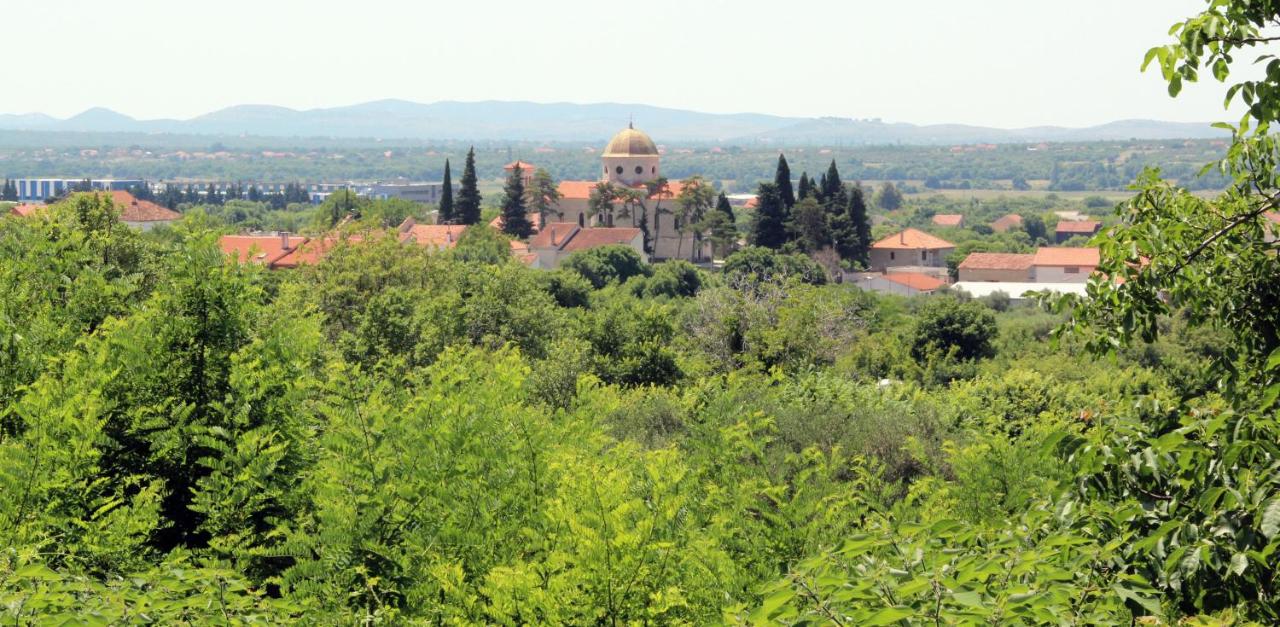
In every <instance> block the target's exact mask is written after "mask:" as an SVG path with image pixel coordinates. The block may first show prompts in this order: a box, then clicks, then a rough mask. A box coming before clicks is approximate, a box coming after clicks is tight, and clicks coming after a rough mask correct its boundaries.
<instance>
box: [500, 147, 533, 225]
mask: <svg viewBox="0 0 1280 627" xmlns="http://www.w3.org/2000/svg"><path fill="white" fill-rule="evenodd" d="M502 193H503V194H504V195H505V198H503V200H502V232H503V233H506V234H507V235H510V236H511V237H515V238H520V239H524V238H526V237H529V236H530V235H532V234H533V223H532V222H530V221H529V211H528V210H527V209H526V208H525V206H524V171H523V170H522V169H521V168H520V164H518V163H517V164H516V167H515V168H513V169H512V170H511V175H510V176H508V177H507V184H506V186H505V187H503V188H502Z"/></svg>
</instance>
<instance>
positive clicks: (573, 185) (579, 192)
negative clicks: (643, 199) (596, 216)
mask: <svg viewBox="0 0 1280 627" xmlns="http://www.w3.org/2000/svg"><path fill="white" fill-rule="evenodd" d="M599 184H600V181H560V185H559V186H558V187H557V189H558V190H559V191H560V196H561V197H563V198H569V199H576V200H586V199H588V198H591V192H592V190H594V189H595V188H596V186H597V185H599ZM644 188H645V187H644V186H643V185H636V186H635V187H634V188H633V189H644ZM682 189H684V186H683V185H681V184H680V181H667V187H666V189H664V190H662V191H660V192H658V193H657V194H654V195H652V196H649V198H656V197H658V196H661V197H662V199H663V200H667V199H671V198H675V197H676V196H678V195H680V190H682Z"/></svg>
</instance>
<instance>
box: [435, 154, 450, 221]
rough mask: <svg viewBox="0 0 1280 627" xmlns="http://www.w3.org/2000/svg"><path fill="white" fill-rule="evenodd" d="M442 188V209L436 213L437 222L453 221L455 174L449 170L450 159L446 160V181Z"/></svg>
mask: <svg viewBox="0 0 1280 627" xmlns="http://www.w3.org/2000/svg"><path fill="white" fill-rule="evenodd" d="M442 185H443V187H441V188H440V209H439V211H438V212H437V213H436V224H452V223H453V218H454V215H453V174H451V173H450V172H449V160H448V159H445V160H444V181H443V182H442Z"/></svg>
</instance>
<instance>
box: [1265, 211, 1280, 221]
mask: <svg viewBox="0 0 1280 627" xmlns="http://www.w3.org/2000/svg"><path fill="white" fill-rule="evenodd" d="M1262 217H1264V218H1266V219H1268V220H1270V221H1271V222H1273V223H1275V224H1280V213H1277V212H1275V211H1267V212H1265V213H1263V214H1262Z"/></svg>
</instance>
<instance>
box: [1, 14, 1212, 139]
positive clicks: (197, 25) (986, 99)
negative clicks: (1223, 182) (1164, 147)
mask: <svg viewBox="0 0 1280 627" xmlns="http://www.w3.org/2000/svg"><path fill="white" fill-rule="evenodd" d="M4 4H5V7H4V9H3V12H2V13H3V18H4V21H5V22H6V23H7V24H6V26H5V29H4V30H5V37H4V43H3V46H4V48H5V50H6V56H7V57H8V60H9V63H8V64H7V65H8V66H9V67H8V69H9V72H7V74H8V76H9V86H10V87H11V88H10V89H5V90H0V113H31V112H40V113H46V114H49V115H54V116H57V117H67V116H70V115H74V114H76V113H79V112H81V111H83V110H85V109H88V108H90V107H97V106H100V107H107V108H109V109H113V110H115V111H119V112H121V113H125V114H127V115H131V116H133V117H136V118H142V119H150V118H189V117H193V116H197V115H200V114H202V113H207V112H210V111H214V110H217V109H220V108H223V107H227V106H231V105H237V104H271V105H280V106H286V107H291V108H295V109H311V108H322V107H332V106H342V105H347V104H355V103H359V102H366V101H370V100H380V99H384V98H399V99H404V100H412V101H417V102H434V101H439V100H461V101H474V100H530V101H535V102H577V103H591V102H623V103H639V104H649V105H655V106H663V107H672V108H680V109H692V110H696V111H706V112H716V113H730V112H744V111H749V112H759V113H770V114H776V115H788V116H837V117H852V118H882V119H884V120H886V121H892V122H911V123H916V124H933V123H964V124H977V125H984V126H995V127H1003V128H1013V127H1024V126H1035V125H1042V124H1052V125H1062V126H1088V125H1093V124H1100V123H1105V122H1109V121H1113V120H1117V119H1125V118H1148V119H1159V120H1171V121H1188V122H1204V121H1214V120H1221V119H1226V118H1227V117H1228V116H1227V115H1226V113H1225V112H1224V111H1223V109H1222V94H1223V88H1222V86H1221V85H1218V84H1217V83H1215V82H1213V81H1212V80H1211V79H1210V80H1209V81H1207V82H1205V83H1202V84H1199V85H1192V86H1190V87H1188V88H1187V89H1186V90H1184V92H1183V95H1182V96H1180V97H1179V98H1178V99H1176V100H1175V99H1171V98H1169V97H1168V95H1167V93H1166V92H1165V85H1164V83H1163V82H1162V81H1161V80H1160V77H1159V73H1158V72H1157V71H1155V70H1154V69H1153V70H1151V71H1149V72H1148V73H1146V74H1142V73H1140V72H1139V66H1140V65H1141V62H1142V56H1143V54H1144V53H1145V51H1146V50H1147V49H1148V48H1150V47H1151V46H1154V45H1158V44H1163V43H1167V41H1168V40H1169V37H1168V34H1167V31H1168V28H1169V26H1170V25H1171V24H1172V23H1174V22H1176V21H1178V20H1179V19H1185V18H1186V17H1188V16H1190V15H1193V14H1194V13H1195V12H1196V11H1198V10H1199V9H1200V8H1201V7H1203V6H1204V0H1072V1H1070V2H1060V1H1050V0H977V1H969V2H957V1H955V0H897V1H893V2H886V1H883V0H882V1H877V2H872V1H867V0H788V1H787V2H779V1H777V0H625V1H624V0H613V1H610V0H591V1H586V0H540V1H532V2H531V1H528V0H522V1H507V0H449V1H446V2H439V1H433V0H415V1H409V0H362V1H360V2H351V1H349V0H348V1H345V2H334V1H330V0H309V1H305V2H304V1H301V0H217V1H201V2H197V1H195V0H112V1H111V2H102V1H95V0H6V2H5V3H4ZM55 76H56V77H60V78H56V79H55V78H51V77H55ZM13 87H16V89H13Z"/></svg>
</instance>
